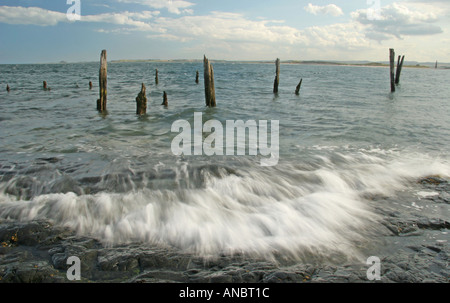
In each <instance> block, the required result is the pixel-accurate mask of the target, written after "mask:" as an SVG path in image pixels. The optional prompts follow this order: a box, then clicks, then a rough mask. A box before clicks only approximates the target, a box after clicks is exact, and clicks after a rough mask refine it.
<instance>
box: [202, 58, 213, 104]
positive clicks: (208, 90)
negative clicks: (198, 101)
mask: <svg viewBox="0 0 450 303" xmlns="http://www.w3.org/2000/svg"><path fill="white" fill-rule="evenodd" d="M203 68H204V78H205V100H206V106H208V107H215V106H216V91H215V87H214V69H213V67H212V65H211V64H210V63H209V60H208V59H207V58H206V56H204V58H203Z"/></svg>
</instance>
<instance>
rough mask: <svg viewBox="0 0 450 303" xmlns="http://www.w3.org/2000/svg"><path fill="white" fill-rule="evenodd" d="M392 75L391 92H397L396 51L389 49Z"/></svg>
mask: <svg viewBox="0 0 450 303" xmlns="http://www.w3.org/2000/svg"><path fill="white" fill-rule="evenodd" d="M389 61H390V74H391V92H395V75H394V74H395V73H394V71H395V62H394V61H395V51H394V49H393V48H390V49H389Z"/></svg>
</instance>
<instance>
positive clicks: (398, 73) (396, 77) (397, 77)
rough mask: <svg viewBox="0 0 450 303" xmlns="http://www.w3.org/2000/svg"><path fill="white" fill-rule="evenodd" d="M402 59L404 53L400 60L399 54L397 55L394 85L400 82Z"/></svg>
mask: <svg viewBox="0 0 450 303" xmlns="http://www.w3.org/2000/svg"><path fill="white" fill-rule="evenodd" d="M404 61H405V55H403V56H402V59H401V60H400V56H398V62H397V73H396V75H395V84H396V85H398V84H399V83H400V74H401V73H402V68H403V62H404Z"/></svg>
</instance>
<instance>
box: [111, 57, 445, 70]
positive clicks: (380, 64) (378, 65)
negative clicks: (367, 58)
mask: <svg viewBox="0 0 450 303" xmlns="http://www.w3.org/2000/svg"><path fill="white" fill-rule="evenodd" d="M110 62H111V63H146V62H147V63H203V61H202V60H196V59H192V60H189V59H174V60H159V59H136V60H133V59H123V60H111V61H110ZM210 62H212V63H234V64H273V63H274V62H273V61H263V60H261V61H239V60H237V61H228V60H213V59H211V60H210ZM281 64H299V65H337V66H361V67H389V64H386V63H380V62H368V63H356V62H355V63H352V62H334V61H315V60H313V61H297V60H287V61H281ZM422 64H424V63H422ZM422 64H420V63H419V64H416V65H411V64H409V65H404V66H403V67H410V68H431V67H430V66H427V65H422ZM440 68H441V69H444V68H449V67H440Z"/></svg>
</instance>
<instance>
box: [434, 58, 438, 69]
mask: <svg viewBox="0 0 450 303" xmlns="http://www.w3.org/2000/svg"><path fill="white" fill-rule="evenodd" d="M434 68H435V69H437V60H436V65H435V66H434Z"/></svg>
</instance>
